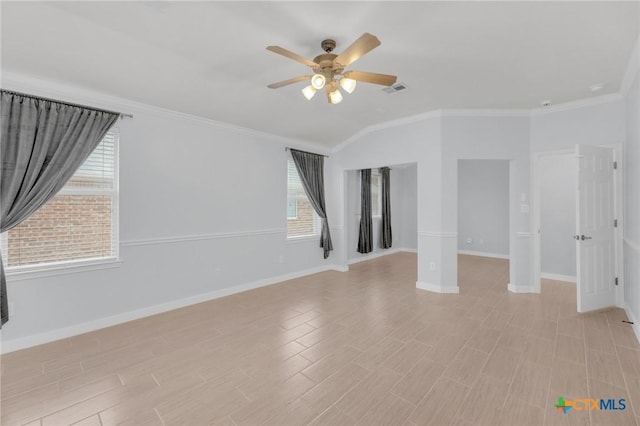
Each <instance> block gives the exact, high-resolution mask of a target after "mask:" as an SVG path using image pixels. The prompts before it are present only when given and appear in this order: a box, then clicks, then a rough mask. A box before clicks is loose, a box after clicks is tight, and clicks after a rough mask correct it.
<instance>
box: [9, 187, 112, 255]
mask: <svg viewBox="0 0 640 426" xmlns="http://www.w3.org/2000/svg"><path fill="white" fill-rule="evenodd" d="M110 254H111V197H110V196H105V195H64V194H62V195H61V194H58V195H55V196H54V197H53V198H52V199H51V200H49V201H48V202H47V204H45V205H44V206H42V207H41V208H40V209H39V210H37V211H36V212H35V213H33V214H32V215H31V216H30V217H29V218H28V219H27V220H25V221H24V222H22V223H21V224H20V225H18V226H16V227H15V228H13V229H11V230H10V231H9V232H8V233H7V254H6V255H7V266H8V267H11V266H21V265H33V264H37V263H47V262H59V261H65V260H77V259H87V258H95V257H108V256H109V255H110Z"/></svg>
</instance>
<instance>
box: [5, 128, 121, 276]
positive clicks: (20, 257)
mask: <svg viewBox="0 0 640 426" xmlns="http://www.w3.org/2000/svg"><path fill="white" fill-rule="evenodd" d="M117 160H118V134H117V131H116V130H115V129H111V130H110V131H109V132H108V133H107V134H106V135H105V137H104V139H102V141H101V142H100V144H98V146H97V147H96V149H95V150H94V151H93V152H92V153H91V155H90V156H89V157H88V158H87V159H86V160H85V162H84V164H82V166H80V168H79V169H78V170H77V171H76V173H75V174H74V175H73V176H72V177H71V179H70V180H69V182H67V184H66V185H65V186H64V187H63V188H62V190H60V192H58V193H57V194H56V195H54V196H53V197H52V198H51V199H50V200H49V201H48V202H47V203H46V204H45V205H44V206H42V207H41V208H40V209H38V210H37V211H36V212H35V213H33V214H32V215H31V216H30V217H29V218H28V219H27V220H25V221H24V222H22V223H21V224H20V225H18V226H16V227H14V228H13V229H11V230H10V231H9V232H6V233H4V234H2V235H1V236H0V237H1V240H2V249H3V250H2V254H3V256H4V259H5V262H6V263H5V265H6V266H7V268H8V270H11V269H13V268H16V269H17V268H22V267H26V266H36V265H39V266H43V265H45V264H60V263H62V262H75V261H79V260H88V259H92V260H97V259H105V258H116V257H117V256H118V221H117V219H118V214H117V202H118V163H117Z"/></svg>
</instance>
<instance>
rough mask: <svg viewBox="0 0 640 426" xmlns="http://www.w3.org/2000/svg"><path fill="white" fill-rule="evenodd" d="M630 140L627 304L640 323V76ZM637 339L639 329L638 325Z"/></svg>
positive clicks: (631, 107) (630, 113) (632, 96)
mask: <svg viewBox="0 0 640 426" xmlns="http://www.w3.org/2000/svg"><path fill="white" fill-rule="evenodd" d="M639 48H640V47H639ZM626 107H627V128H626V133H627V138H626V145H625V158H624V174H625V175H624V178H625V180H624V181H625V194H624V199H625V212H624V220H625V223H624V280H625V283H624V293H625V294H624V301H625V304H626V305H627V307H628V309H629V310H630V311H631V312H632V315H633V316H634V317H635V318H632V319H631V320H632V321H635V322H636V324H637V323H638V321H640V119H639V118H640V74H638V73H636V76H635V81H634V83H633V85H632V86H631V90H630V91H629V95H628V96H627V99H626ZM635 327H636V335H639V332H640V329H639V327H638V326H637V325H636V326H635Z"/></svg>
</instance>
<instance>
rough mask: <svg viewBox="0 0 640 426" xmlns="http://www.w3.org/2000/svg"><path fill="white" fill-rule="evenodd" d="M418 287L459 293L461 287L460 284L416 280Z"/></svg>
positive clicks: (435, 291) (438, 291) (440, 291)
mask: <svg viewBox="0 0 640 426" xmlns="http://www.w3.org/2000/svg"><path fill="white" fill-rule="evenodd" d="M416 288H418V289H420V290H426V291H432V292H434V293H447V294H458V293H460V287H458V286H442V285H438V284H431V283H423V282H420V281H416Z"/></svg>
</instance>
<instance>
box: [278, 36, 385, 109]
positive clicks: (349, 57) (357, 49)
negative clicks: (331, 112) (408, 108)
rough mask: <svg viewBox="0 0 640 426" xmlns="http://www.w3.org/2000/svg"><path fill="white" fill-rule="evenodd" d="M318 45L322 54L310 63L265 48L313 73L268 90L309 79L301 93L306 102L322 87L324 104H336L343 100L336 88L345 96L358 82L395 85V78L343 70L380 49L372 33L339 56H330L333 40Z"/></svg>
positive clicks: (279, 48)
mask: <svg viewBox="0 0 640 426" xmlns="http://www.w3.org/2000/svg"><path fill="white" fill-rule="evenodd" d="M320 45H321V46H322V49H323V50H324V51H325V53H323V54H321V55H318V56H316V57H315V58H313V61H312V60H309V59H307V58H305V57H302V56H300V55H298V54H296V53H293V52H291V51H289V50H287V49H284V48H282V47H280V46H267V50H270V51H271V52H274V53H277V54H279V55H282V56H286V57H287V58H289V59H293V60H294V61H298V62H300V63H302V64H304V65H306V66H308V67H310V68H311V69H312V70H313V72H314V73H315V74H313V75H301V76H299V77H295V78H290V79H289V80H284V81H280V82H278V83H272V84H270V85H268V86H267V87H268V88H270V89H277V88H279V87H282V86H287V85H289V84H294V83H299V82H301V81H306V80H308V81H310V83H311V84H310V85H309V86H307V87H305V88H304V89H302V94H303V95H304V97H305V98H307V100H311V98H313V96H314V95H315V94H316V91H318V90H321V89H322V88H325V91H326V94H327V101H329V103H331V104H337V103H340V102H341V101H342V93H340V90H339V89H338V86H339V87H342V89H343V90H345V91H346V92H347V93H352V92H353V91H354V90H355V88H356V82H357V81H361V82H363V83H373V84H381V85H383V86H391V85H392V84H393V83H395V82H396V79H397V77H396V76H395V75H389V74H377V73H373V72H364V71H347V70H345V68H346V67H348V66H349V65H351V64H352V63H353V62H355V61H357V60H358V59H359V58H361V57H362V56H364V55H366V54H367V53H369V52H370V51H372V50H373V49H375V48H376V47H378V46H380V40H378V37H376V36H374V35H372V34H369V33H364V34H362V36H360V38H358V39H357V40H356V41H354V42H353V43H352V44H351V46H349V47H347V48H346V50H345V51H344V52H342V53H340V54H339V55H336V54H335V53H331V52H333V49H335V47H336V42H335V41H334V40H331V39H327V40H323V41H322V43H321V44H320Z"/></svg>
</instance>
